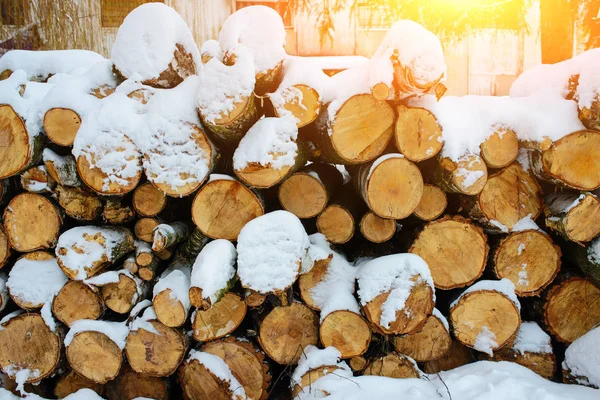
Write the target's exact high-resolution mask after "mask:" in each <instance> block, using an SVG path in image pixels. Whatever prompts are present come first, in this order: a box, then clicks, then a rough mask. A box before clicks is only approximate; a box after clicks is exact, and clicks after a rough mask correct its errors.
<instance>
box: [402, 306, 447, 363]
mask: <svg viewBox="0 0 600 400" xmlns="http://www.w3.org/2000/svg"><path fill="white" fill-rule="evenodd" d="M393 343H394V347H395V348H396V351H398V352H399V353H401V354H405V355H407V356H409V357H411V358H412V359H414V360H415V361H417V362H427V361H433V360H437V359H439V358H441V357H443V356H445V355H446V354H447V353H448V351H450V346H451V344H452V337H451V336H450V329H449V326H448V321H447V320H446V318H445V317H444V316H443V315H442V314H441V313H440V312H439V311H437V309H436V310H434V311H433V314H432V315H431V316H430V317H429V318H428V319H427V322H425V325H423V329H421V330H420V331H419V332H417V333H413V334H409V335H404V336H395V337H394V339H393Z"/></svg>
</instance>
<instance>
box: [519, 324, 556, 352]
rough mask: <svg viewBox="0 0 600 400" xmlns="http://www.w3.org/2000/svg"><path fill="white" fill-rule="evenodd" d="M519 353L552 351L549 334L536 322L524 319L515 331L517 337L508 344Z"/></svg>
mask: <svg viewBox="0 0 600 400" xmlns="http://www.w3.org/2000/svg"><path fill="white" fill-rule="evenodd" d="M510 347H511V348H512V349H514V350H516V351H518V352H519V353H521V354H525V352H530V353H548V354H550V353H552V345H551V344H550V336H548V334H547V333H546V332H544V331H543V330H542V328H540V326H539V325H538V324H537V322H529V321H524V322H522V323H521V327H520V328H519V331H518V332H517V338H516V339H515V341H514V343H513V344H512V345H511V346H510Z"/></svg>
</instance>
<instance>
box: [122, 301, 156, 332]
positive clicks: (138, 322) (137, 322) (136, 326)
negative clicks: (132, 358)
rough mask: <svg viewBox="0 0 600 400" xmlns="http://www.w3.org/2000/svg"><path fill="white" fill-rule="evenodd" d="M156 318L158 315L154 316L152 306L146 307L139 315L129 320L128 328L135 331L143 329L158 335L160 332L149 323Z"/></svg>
mask: <svg viewBox="0 0 600 400" xmlns="http://www.w3.org/2000/svg"><path fill="white" fill-rule="evenodd" d="M157 319H158V317H157V316H156V312H155V311H154V307H152V306H150V307H147V308H146V309H145V310H144V313H143V314H142V315H141V316H138V317H137V318H135V319H134V320H133V321H132V322H131V325H129V330H130V331H132V332H135V331H138V330H140V329H143V330H145V331H147V332H150V333H153V334H155V335H160V332H158V331H157V330H156V328H154V325H152V324H151V323H150V322H151V321H156V320H157Z"/></svg>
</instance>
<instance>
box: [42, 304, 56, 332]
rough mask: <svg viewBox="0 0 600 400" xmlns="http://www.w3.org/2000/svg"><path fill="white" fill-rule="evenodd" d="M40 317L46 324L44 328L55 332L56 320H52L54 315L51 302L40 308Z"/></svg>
mask: <svg viewBox="0 0 600 400" xmlns="http://www.w3.org/2000/svg"><path fill="white" fill-rule="evenodd" d="M40 315H41V316H42V319H43V320H44V322H45V323H46V326H47V327H48V328H49V329H50V330H51V331H52V332H56V320H55V319H54V314H52V302H51V301H48V302H47V303H45V304H44V305H43V306H42V309H41V310H40Z"/></svg>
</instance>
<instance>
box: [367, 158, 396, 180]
mask: <svg viewBox="0 0 600 400" xmlns="http://www.w3.org/2000/svg"><path fill="white" fill-rule="evenodd" d="M393 158H404V156H403V155H402V154H400V153H390V154H384V155H382V156H381V157H379V158H378V159H377V160H375V161H374V162H373V164H371V168H369V174H368V175H367V182H369V179H371V175H372V174H373V171H375V168H377V167H378V166H379V164H381V163H382V162H384V161H386V160H390V159H393Z"/></svg>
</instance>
